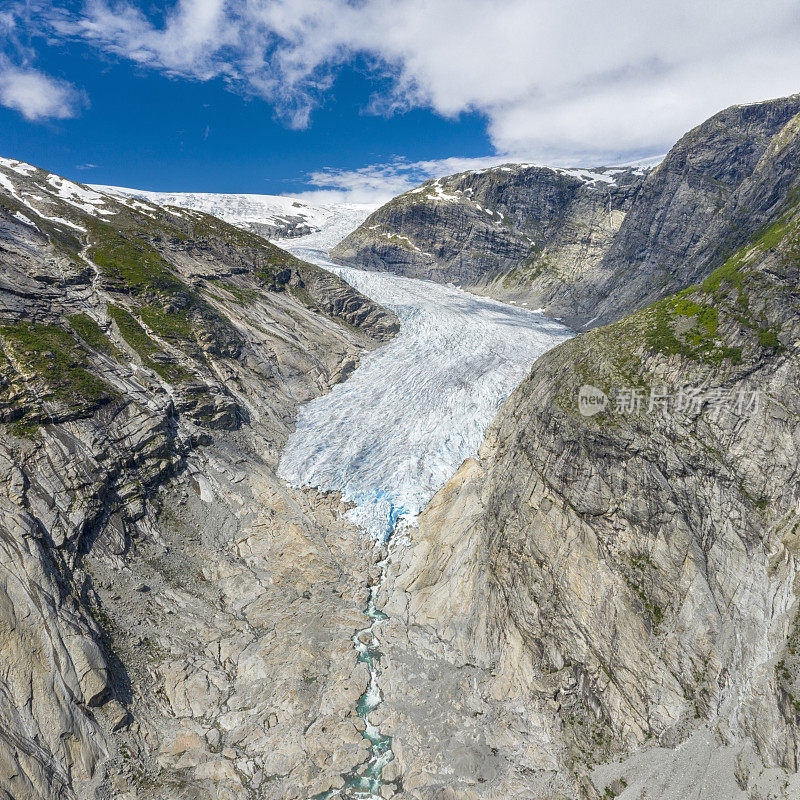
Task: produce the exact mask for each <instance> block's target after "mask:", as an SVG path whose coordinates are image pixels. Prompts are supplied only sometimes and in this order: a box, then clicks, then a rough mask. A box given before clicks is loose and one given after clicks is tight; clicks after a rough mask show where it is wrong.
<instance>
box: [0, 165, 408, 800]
mask: <svg viewBox="0 0 800 800" xmlns="http://www.w3.org/2000/svg"><path fill="white" fill-rule="evenodd" d="M396 330H397V320H396V318H395V317H394V315H393V314H391V313H389V312H387V311H385V310H384V309H382V308H380V307H379V306H377V305H376V304H374V303H373V302H372V301H370V300H368V299H367V298H366V297H364V296H363V295H360V294H359V293H358V292H356V291H355V290H353V289H352V288H351V287H350V286H348V285H347V284H346V283H344V282H343V281H341V280H340V279H339V278H337V277H336V276H334V275H333V274H331V273H328V272H325V271H323V270H320V269H319V268H317V267H315V266H313V265H311V264H307V263H305V262H303V261H301V260H299V259H297V258H295V257H293V256H291V255H289V254H288V253H286V252H284V251H282V250H280V249H278V248H277V247H275V246H273V245H271V244H269V243H268V242H267V241H266V240H264V239H262V238H261V237H259V236H256V235H254V234H252V233H249V232H246V231H243V230H241V229H239V228H236V227H233V226H231V225H229V224H227V223H225V222H223V221H221V220H219V219H216V218H214V217H212V216H209V215H208V214H204V213H200V212H196V211H190V210H185V209H178V208H173V207H167V208H165V207H160V206H158V205H156V204H154V203H152V202H149V201H144V200H138V199H130V198H125V197H121V196H119V195H112V194H109V193H105V192H100V191H97V190H94V189H91V188H90V187H87V186H83V185H80V184H75V183H72V182H70V181H68V180H65V179H63V178H60V177H58V176H56V175H52V174H50V173H47V172H45V171H43V170H40V169H37V168H35V167H33V166H31V165H29V164H25V163H22V162H19V161H14V160H10V159H3V160H2V161H0V423H2V424H0V462H2V465H3V469H2V473H0V475H1V477H0V550H1V551H2V558H0V563H1V564H2V567H0V573H1V574H2V580H0V651H1V652H2V654H3V655H2V659H1V661H2V663H1V664H0V795H2V796H3V797H8V798H14V800H74V799H75V798H89V797H92V798H111V797H113V798H120V799H121V798H147V800H153V798H166V797H170V798H175V797H211V796H213V797H217V798H229V799H230V798H241V797H245V796H252V793H255V792H259V796H260V797H270V798H276V800H277V798H281V799H282V798H287V797H300V796H306V794H305V792H306V790H309V789H314V787H315V786H317V785H319V786H320V788H321V789H325V788H327V787H328V786H330V785H331V784H334V785H335V784H336V782H337V781H341V777H340V773H341V772H342V771H343V770H344V766H343V764H347V765H349V764H352V763H358V762H359V761H360V760H362V752H363V748H364V744H363V741H364V740H363V739H362V737H361V735H360V733H359V731H358V726H359V724H360V722H361V721H360V718H359V717H358V716H357V714H356V711H355V699H356V698H357V697H358V695H359V694H360V693H361V692H362V691H364V689H365V688H366V685H367V682H368V675H367V671H366V668H365V667H364V666H363V665H357V664H356V663H355V662H354V660H353V659H352V647H351V643H350V641H349V637H350V636H351V634H352V631H353V629H354V628H355V627H357V626H359V625H363V624H364V623H363V620H365V619H366V617H365V616H364V614H363V612H362V610H361V609H362V608H363V607H364V605H365V604H366V596H365V593H366V587H364V585H363V581H362V579H361V574H362V573H363V572H364V571H366V569H367V562H368V560H369V558H370V550H369V548H368V547H367V546H365V545H364V543H363V539H362V537H361V534H360V532H359V531H358V530H357V529H355V528H354V527H353V526H352V525H351V524H349V523H348V522H347V521H346V520H344V519H343V518H342V517H341V511H342V510H343V509H342V508H341V507H340V504H339V502H338V501H337V499H336V498H335V497H325V496H321V495H319V494H318V493H315V492H313V491H311V490H308V491H299V490H293V489H290V488H289V487H287V486H286V485H285V484H284V483H282V482H281V481H279V480H278V479H277V478H276V476H275V469H276V466H277V461H278V457H279V455H280V452H281V449H282V446H283V442H284V441H285V440H286V438H287V436H288V434H289V432H290V431H291V428H292V423H293V419H294V415H295V411H296V409H297V406H298V405H299V404H300V403H302V402H304V401H306V400H308V399H311V398H313V397H315V396H317V395H319V394H321V393H323V392H325V391H327V390H328V389H330V387H331V386H332V385H333V384H335V383H336V382H337V381H340V380H342V379H343V378H344V377H345V376H346V375H348V374H349V372H350V371H352V370H353V369H354V368H355V367H356V365H357V364H358V361H359V358H360V356H361V355H362V353H364V352H365V351H367V350H370V349H372V348H374V347H376V346H377V345H379V344H380V343H382V342H385V341H387V340H388V339H389V338H391V337H392V336H393V334H394V333H395V332H396ZM245 786H246V787H247V789H245V788H244V787H245ZM298 787H300V788H298ZM248 792H249V793H251V794H247V793H248Z"/></svg>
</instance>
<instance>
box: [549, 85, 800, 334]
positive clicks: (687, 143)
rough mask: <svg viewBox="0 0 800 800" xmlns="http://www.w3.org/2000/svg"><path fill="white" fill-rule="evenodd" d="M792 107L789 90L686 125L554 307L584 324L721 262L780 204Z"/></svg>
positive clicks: (790, 175) (623, 310)
mask: <svg viewBox="0 0 800 800" xmlns="http://www.w3.org/2000/svg"><path fill="white" fill-rule="evenodd" d="M798 112H800V96H798V95H795V96H793V97H789V98H785V99H781V100H771V101H768V102H765V103H755V104H753V105H749V106H734V107H732V108H729V109H726V110H725V111H721V112H720V113H719V114H716V115H715V116H713V117H711V119H709V120H707V121H706V122H704V123H703V124H702V125H699V126H698V127H697V128H695V129H694V130H691V131H689V133H687V134H686V135H685V136H683V137H682V138H681V139H680V141H678V143H677V144H676V145H675V146H674V147H673V148H672V150H670V152H669V154H668V155H667V157H666V158H665V159H664V161H663V162H662V163H661V164H660V165H659V166H658V167H657V168H656V169H655V170H654V171H653V172H652V173H651V174H650V175H649V176H648V177H647V179H646V180H645V181H644V183H643V184H642V188H641V191H640V192H639V194H638V196H637V198H636V202H635V203H634V204H633V206H632V207H631V212H630V214H629V215H628V216H627V217H626V219H625V222H624V223H623V225H622V227H621V228H620V231H619V234H618V235H617V236H616V237H615V240H614V242H613V244H612V246H611V248H610V249H609V251H608V253H607V254H606V256H605V257H604V259H603V262H602V264H601V265H600V270H599V274H598V275H597V276H588V277H587V279H586V280H581V281H580V282H578V283H577V284H576V285H575V286H574V287H571V288H570V290H569V291H568V292H567V293H566V294H564V295H563V296H561V297H559V298H558V299H557V300H556V301H555V302H554V303H553V306H552V309H551V312H552V313H554V314H556V315H558V316H560V315H561V313H564V314H568V315H571V316H570V318H571V319H572V320H573V321H574V322H575V323H576V324H579V325H581V326H583V327H586V326H589V325H600V324H605V323H608V322H613V321H614V320H617V319H619V318H620V317H622V316H624V315H625V314H629V313H631V312H633V311H636V310H637V309H639V308H642V307H643V306H645V305H647V304H648V303H651V302H654V301H655V300H658V299H659V298H661V297H665V296H666V295H668V294H671V293H673V292H676V291H679V290H680V289H684V288H685V287H687V286H689V285H691V284H692V283H694V282H695V281H696V280H698V278H701V277H703V276H704V275H706V274H708V272H709V271H710V270H711V269H712V268H713V267H715V266H717V265H719V264H720V263H722V261H724V260H725V258H726V257H727V256H728V255H729V254H730V253H731V252H733V250H735V249H736V248H737V247H738V246H739V245H741V244H742V242H744V241H746V240H747V239H748V238H749V237H750V236H752V235H753V234H754V233H755V232H756V231H757V230H758V229H759V228H760V227H761V226H762V225H763V224H764V223H766V222H767V221H769V220H770V219H772V218H774V215H775V213H776V210H777V208H778V207H779V205H780V203H781V202H782V201H783V200H784V198H785V190H786V186H787V185H788V183H789V182H790V181H793V180H794V172H795V168H796V164H797V160H796V155H797V154H796V152H791V154H790V155H789V154H788V153H786V152H783V153H781V152H780V151H781V150H782V144H783V145H785V144H787V143H791V144H792V147H796V146H797V142H796V136H795V130H794V129H795V128H796V124H797V123H796V121H793V120H794V117H795V115H797V114H798ZM787 126H788V127H787ZM787 155H789V157H788V158H787V157H786V156H787Z"/></svg>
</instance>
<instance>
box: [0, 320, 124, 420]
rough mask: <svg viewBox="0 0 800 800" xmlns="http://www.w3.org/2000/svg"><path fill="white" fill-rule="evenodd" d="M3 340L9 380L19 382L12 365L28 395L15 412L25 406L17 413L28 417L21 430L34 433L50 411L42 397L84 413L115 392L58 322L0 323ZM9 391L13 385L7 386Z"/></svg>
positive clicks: (106, 400)
mask: <svg viewBox="0 0 800 800" xmlns="http://www.w3.org/2000/svg"><path fill="white" fill-rule="evenodd" d="M0 340H1V341H2V347H3V350H4V351H5V354H6V355H7V356H8V358H7V359H4V366H5V367H6V370H5V371H6V373H7V375H8V376H9V378H10V383H11V382H15V381H14V377H15V376H14V375H12V374H10V369H9V368H11V369H13V372H14V373H17V375H18V376H19V378H20V379H21V380H22V382H23V384H24V387H25V390H26V394H28V395H29V400H28V401H27V402H26V403H25V404H17V411H19V410H22V411H23V414H22V415H20V414H19V413H16V414H14V417H15V418H16V419H17V420H19V418H20V416H23V417H24V418H25V422H24V425H25V426H26V428H25V429H24V430H23V428H22V427H19V429H18V432H30V430H32V429H33V428H35V427H36V425H37V424H38V422H39V421H40V420H41V418H42V417H46V416H50V415H49V414H48V412H46V411H45V409H44V408H43V407H42V403H43V402H51V403H54V404H55V405H56V406H57V407H58V408H62V409H65V410H66V411H67V412H68V413H69V414H70V415H78V416H82V415H89V414H91V413H92V412H93V411H94V410H95V409H96V408H97V407H98V406H99V405H102V404H103V403H107V402H109V401H111V400H112V399H114V398H115V397H116V396H117V394H116V392H115V391H114V390H113V389H112V388H111V387H110V386H109V385H108V384H107V383H106V382H105V381H103V380H101V379H100V378H98V377H96V376H95V375H93V374H92V373H91V372H90V371H89V369H88V367H89V357H88V354H87V352H86V351H85V350H84V348H83V347H81V345H80V344H79V343H78V342H77V341H76V340H75V339H73V338H72V336H70V334H69V333H68V332H67V331H65V330H63V329H62V328H59V327H58V326H57V325H37V324H35V323H33V322H26V321H16V322H8V323H5V324H3V325H0ZM8 391H10V388H9V387H6V392H8ZM20 425H22V423H19V422H18V426H20Z"/></svg>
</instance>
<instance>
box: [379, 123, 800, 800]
mask: <svg viewBox="0 0 800 800" xmlns="http://www.w3.org/2000/svg"><path fill="white" fill-rule="evenodd" d="M792 146H793V145H792V143H791V141H790V137H788V136H787V138H786V139H785V140H784V141H783V142H782V143H781V145H780V147H779V148H778V149H780V150H781V152H788V149H789V148H791V147H792ZM762 188H763V189H764V192H765V194H769V193H770V192H769V191H768V189H767V188H766V187H762ZM796 188H797V180H796V177H795V179H794V181H793V183H792V184H790V185H788V186H785V187H783V192H782V194H783V196H784V197H785V198H786V199H785V200H784V201H783V202H782V203H781V204H779V207H778V208H777V209H776V210H775V213H774V217H775V220H774V222H772V223H771V224H769V225H766V226H763V227H762V228H761V230H760V231H759V232H758V233H757V235H756V236H754V237H752V238H751V239H750V240H749V241H748V242H747V243H745V244H744V245H743V246H742V247H740V248H739V249H738V250H735V251H734V252H733V253H732V255H730V256H729V258H727V259H726V261H725V262H724V263H723V264H722V265H721V266H720V267H718V268H717V269H716V270H715V271H713V272H712V273H711V274H710V275H708V276H706V277H705V279H704V280H703V281H702V283H700V284H697V285H694V286H692V287H689V288H687V289H686V290H684V291H682V292H680V293H678V294H677V295H673V296H671V297H669V298H666V299H664V300H661V301H659V302H657V303H656V304H654V305H652V306H649V307H647V308H645V309H643V310H641V311H639V312H637V313H635V314H633V315H630V316H628V317H625V318H623V319H622V320H621V321H619V322H617V323H616V324H613V325H611V326H608V327H604V328H597V329H595V330H593V331H591V332H589V333H586V334H583V335H581V336H578V337H576V338H574V339H572V340H570V341H569V342H567V343H565V344H563V345H560V346H559V347H557V348H555V349H554V350H553V351H551V352H549V353H548V354H546V355H545V356H543V357H542V358H541V359H540V360H539V361H538V362H537V364H536V365H535V367H534V369H533V371H532V373H531V375H530V376H529V377H528V378H527V379H526V380H525V381H524V382H523V384H522V385H521V386H520V387H519V388H518V389H517V391H516V392H515V393H514V394H513V395H512V396H511V398H510V399H509V400H508V402H507V403H506V404H505V406H504V407H503V409H502V410H501V412H500V414H499V415H498V417H497V419H496V420H495V422H494V423H493V426H492V428H491V429H490V432H489V434H488V436H487V439H486V441H485V443H484V445H483V447H482V449H481V453H480V458H479V460H478V461H472V460H470V461H467V462H465V464H464V465H463V466H462V468H461V470H460V471H459V473H458V474H457V475H456V476H455V477H454V478H453V479H452V480H451V482H450V483H449V484H448V485H447V486H446V487H445V488H444V489H442V491H441V492H440V493H439V494H438V495H437V497H436V498H434V500H433V501H432V503H431V504H430V505H429V507H428V509H427V510H426V511H425V513H424V514H423V516H422V518H421V521H420V526H419V528H418V529H416V530H411V531H410V532H409V536H408V538H409V540H410V541H409V544H408V545H407V546H405V547H402V546H398V549H397V551H396V556H395V559H394V572H393V574H392V577H391V580H390V582H389V584H388V586H387V588H386V591H385V593H384V596H383V600H384V602H385V609H386V610H387V613H389V615H390V617H391V618H392V619H393V622H392V623H391V626H390V627H388V628H387V631H388V636H387V637H386V642H385V650H386V663H387V666H386V671H385V672H386V674H385V679H384V685H385V686H386V687H388V688H386V695H387V700H386V701H385V703H384V706H383V707H382V709H383V713H384V715H385V719H384V720H383V721H382V730H384V731H387V732H389V733H391V734H392V735H393V736H394V737H395V738H394V741H395V745H394V747H395V753H396V754H397V756H398V757H397V763H396V765H395V767H394V768H395V769H396V770H397V771H398V773H399V774H409V775H414V776H415V779H414V780H415V782H414V785H413V786H410V787H407V788H409V789H410V791H409V795H410V796H411V797H419V798H429V797H430V798H433V797H439V796H444V795H440V794H439V792H442V791H445V789H446V791H449V792H451V794H449V795H447V796H451V797H454V798H456V797H457V798H478V797H496V796H514V797H528V798H544V797H548V798H550V797H565V798H566V797H574V796H576V795H580V796H584V797H592V798H594V797H600V796H609V795H617V796H620V797H622V798H624V799H625V800H633V798H641V797H645V796H646V797H648V798H664V799H666V798H670V799H671V798H679V797H702V796H713V797H714V798H719V799H720V800H723V799H727V798H762V797H766V796H770V797H786V798H788V797H793V796H794V795H795V794H796V793H797V792H798V790H800V779H798V774H797V770H798V758H799V757H800V702H798V699H797V698H798V697H800V694H798V693H799V692H800V660H798V658H799V656H798V652H799V651H798V637H799V636H800V628H799V627H798V595H799V593H800V580H799V579H798V572H799V571H798V564H799V563H800V562H799V561H798V559H799V558H800V550H798V530H800V474H798V463H800V462H799V461H798V455H799V452H798V451H800V438H799V435H798V432H799V431H800V425H798V420H800V401H799V400H798V398H800V384H799V383H798V375H800V370H798V366H799V364H798V359H800V350H799V349H798V348H800V289H799V287H800V272H799V271H798V270H799V269H800V267H799V266H798V264H800V210H799V209H798V204H797V195H796V192H795V189H796ZM760 191H761V190H760V189H757V188H756V187H755V186H754V185H752V184H751V185H750V187H749V188H748V189H747V192H748V194H747V196H748V197H751V196H753V195H754V194H758V193H759V192H760ZM742 197H744V189H743V190H742ZM742 202H744V200H743V201H742ZM586 386H591V387H595V390H596V391H594V390H593V391H592V392H586V391H584V394H585V395H586V396H587V397H592V396H593V397H601V398H602V396H601V395H599V394H598V392H599V391H601V390H602V392H603V393H604V395H605V397H606V398H607V399H608V403H607V405H606V406H605V408H604V410H602V411H599V412H598V413H595V414H593V415H586V416H585V415H584V414H582V413H580V411H579V405H578V401H579V394H580V389H581V387H586ZM584 408H589V406H584ZM594 408H595V409H597V408H599V406H597V405H596V406H594ZM401 686H402V687H405V688H406V695H405V696H404V697H402V690H401V688H400V687H401ZM409 687H411V688H410V691H409ZM393 692H397V693H398V698H399V697H402V699H397V700H394V699H393ZM433 696H438V697H444V698H447V701H446V702H444V703H442V708H443V709H445V710H442V711H441V712H440V713H439V714H432V713H430V712H429V705H430V698H431V697H433ZM486 720H490V721H491V724H484V722H485V721H486ZM631 754H633V755H631ZM602 762H606V764H605V766H602V767H596V766H595V765H596V764H598V763H602ZM446 787H447V788H446Z"/></svg>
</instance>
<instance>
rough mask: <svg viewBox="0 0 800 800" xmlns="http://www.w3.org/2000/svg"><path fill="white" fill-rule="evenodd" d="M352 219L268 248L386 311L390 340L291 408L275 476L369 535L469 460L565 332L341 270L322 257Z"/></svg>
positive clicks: (378, 276) (523, 313)
mask: <svg viewBox="0 0 800 800" xmlns="http://www.w3.org/2000/svg"><path fill="white" fill-rule="evenodd" d="M363 217H364V212H363V210H355V209H343V212H342V214H340V215H338V216H337V218H336V219H335V220H334V221H333V222H332V224H330V225H328V226H326V227H325V228H324V229H323V230H322V231H320V232H319V233H317V234H312V235H311V236H307V237H303V238H301V239H295V240H289V241H282V242H279V244H280V245H281V246H283V247H285V248H286V249H288V250H291V251H292V252H293V253H294V254H295V255H297V256H299V257H300V258H304V259H306V260H307V261H312V262H314V263H316V264H318V265H320V266H322V267H324V268H325V269H328V270H330V271H332V272H335V273H336V274H338V275H340V276H341V277H342V278H344V279H345V280H346V281H347V282H348V283H350V284H351V285H352V286H354V287H355V288H356V289H358V290H359V291H360V292H362V293H363V294H365V295H367V296H368V297H370V298H372V299H373V300H375V301H377V302H378V303H380V304H381V305H383V306H385V307H387V308H390V309H391V310H392V311H394V312H395V314H397V316H398V318H399V319H400V323H401V328H400V333H399V334H398V335H397V336H396V337H395V338H394V339H393V340H392V341H391V342H390V343H389V344H387V345H386V346H384V347H382V348H380V349H378V350H375V351H372V352H370V353H367V354H365V355H364V356H363V357H362V360H361V364H360V366H359V367H358V369H356V370H355V371H354V372H353V373H352V375H350V377H349V378H348V379H347V380H346V381H345V382H344V383H341V384H339V385H337V386H336V387H334V388H333V390H332V391H331V392H329V393H328V394H327V395H324V396H323V397H320V398H317V399H316V400H313V401H312V402H310V403H307V404H306V405H304V406H302V407H301V408H300V410H299V414H298V418H297V424H296V429H295V431H294V433H293V434H292V435H291V436H290V437H289V440H288V442H287V445H286V448H285V450H284V452H283V455H282V458H281V462H280V466H279V475H280V476H281V477H282V478H284V479H285V480H287V481H288V482H290V483H292V484H294V485H299V486H313V487H316V488H319V489H322V490H326V491H338V492H341V493H342V495H343V496H344V498H345V499H347V500H350V501H353V502H354V503H355V504H356V508H355V509H354V511H353V512H351V516H352V518H353V519H354V521H356V522H357V523H358V524H360V525H361V526H362V527H364V528H365V529H366V530H368V531H369V532H370V533H371V534H372V535H373V536H376V537H381V536H386V535H387V534H388V533H389V532H390V531H391V529H392V527H393V526H394V524H395V522H396V521H397V519H398V518H400V517H405V518H407V519H409V520H411V521H413V518H414V517H415V516H416V515H417V514H418V513H419V512H420V511H421V510H422V508H423V507H424V506H425V504H426V503H427V502H428V500H430V498H431V497H432V496H433V495H434V494H435V492H436V491H437V490H438V489H439V488H441V486H442V485H443V484H444V483H445V482H446V481H447V480H448V478H450V477H451V476H452V475H453V473H454V472H455V471H456V470H457V469H458V467H459V466H460V464H461V463H462V462H463V460H464V459H465V458H467V457H469V456H472V455H475V454H476V453H477V451H478V447H479V445H480V443H481V441H482V439H483V437H484V434H485V432H486V428H487V427H488V425H489V423H490V421H491V420H492V418H493V417H494V415H495V413H496V412H497V409H498V408H499V407H500V404H501V403H502V402H503V400H505V398H506V397H508V395H509V394H510V393H511V391H512V390H513V389H514V388H515V387H516V386H517V384H518V383H519V382H520V381H521V380H522V378H523V377H524V376H525V375H526V374H527V373H528V371H529V370H530V367H531V365H532V364H533V362H534V361H535V360H536V358H538V357H539V356H540V355H541V354H542V353H544V352H545V351H546V350H549V349H550V348H551V347H553V346H555V345H556V344H558V343H559V342H562V341H564V340H566V339H568V338H569V337H570V336H571V335H572V333H571V331H570V330H569V329H568V328H566V327H565V326H563V325H561V324H560V323H558V322H555V321H554V320H551V319H549V318H547V317H545V316H544V315H542V314H539V313H537V312H534V311H529V310H526V309H522V308H516V307H512V306H508V305H505V304H503V303H499V302H496V301H493V300H489V299H485V298H479V297H475V296H473V295H470V294H468V293H466V292H463V291H460V290H459V289H456V288H454V287H452V286H442V285H440V284H436V283H432V282H430V281H421V280H414V279H411V278H403V277H400V276H396V275H392V274H389V273H384V272H365V271H362V270H357V269H352V268H348V267H341V266H337V265H335V264H333V263H332V262H331V261H329V260H328V258H327V252H328V250H329V248H330V247H332V246H333V245H334V244H335V243H336V242H337V241H339V240H340V239H341V238H342V237H343V236H344V235H346V234H347V233H348V232H349V231H350V230H352V229H353V228H354V227H356V226H357V225H358V224H359V223H360V222H361V221H362V220H363Z"/></svg>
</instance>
